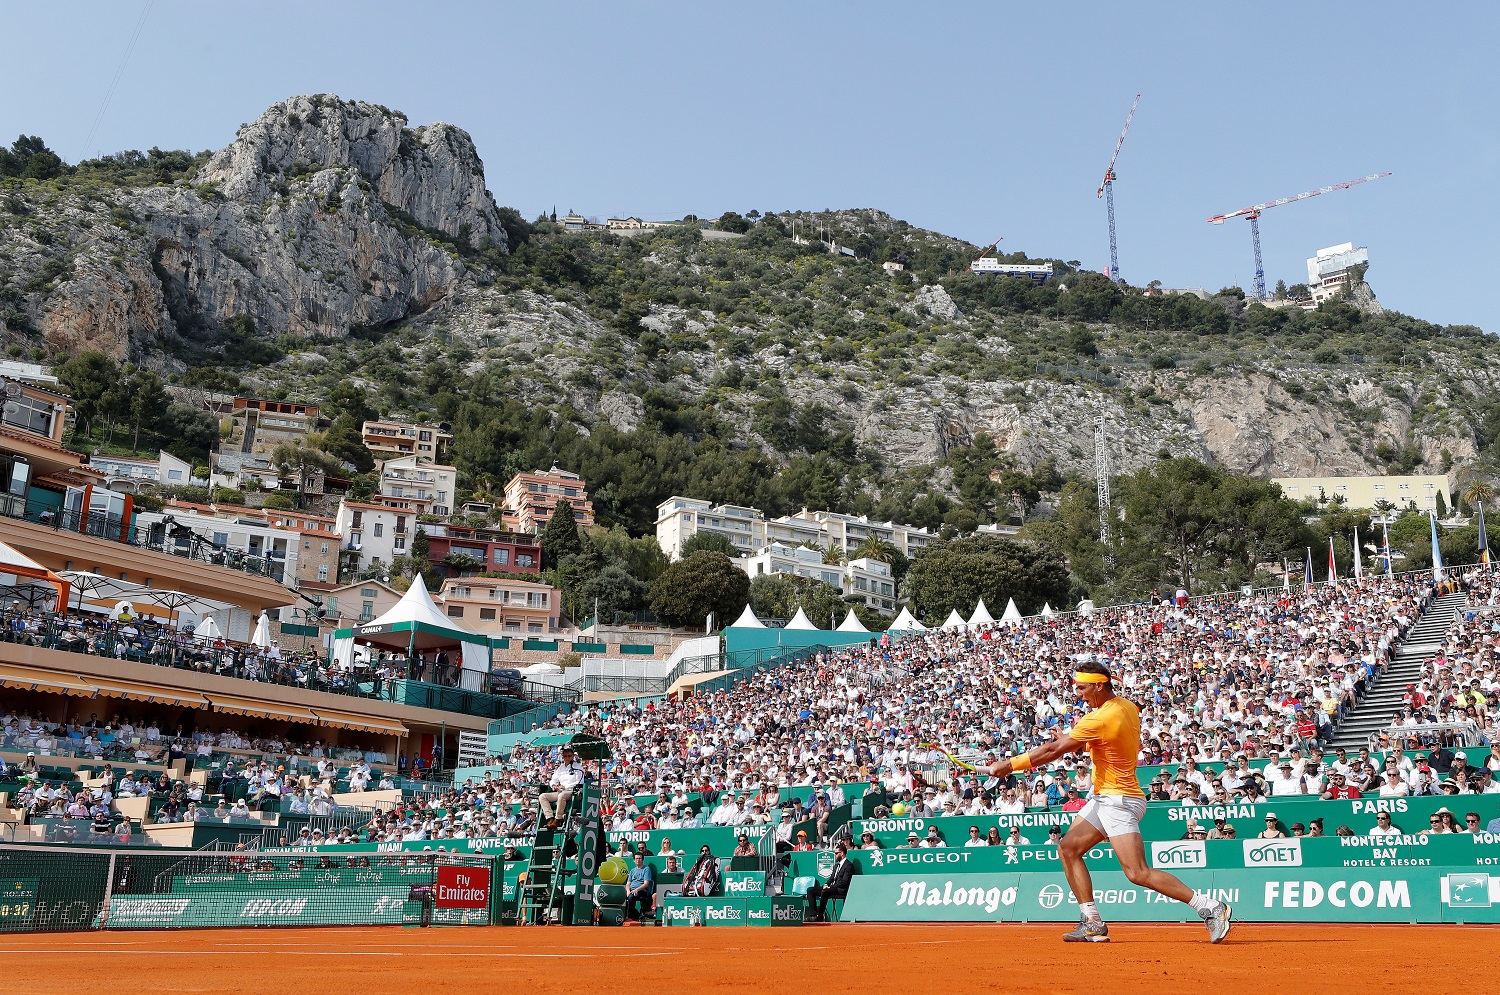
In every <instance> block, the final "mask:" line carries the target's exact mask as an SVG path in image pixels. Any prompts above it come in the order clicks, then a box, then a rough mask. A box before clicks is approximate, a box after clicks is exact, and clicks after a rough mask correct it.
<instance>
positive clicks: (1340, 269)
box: [1307, 242, 1370, 304]
mask: <svg viewBox="0 0 1500 995" xmlns="http://www.w3.org/2000/svg"><path fill="white" fill-rule="evenodd" d="M1369 264H1370V250H1369V249H1367V248H1364V247H1363V246H1361V247H1359V248H1355V246H1354V243H1353V242H1343V243H1341V244H1339V245H1330V246H1329V247H1328V248H1326V249H1319V250H1318V254H1317V255H1315V256H1313V257H1312V258H1311V259H1309V260H1308V261H1307V289H1308V290H1309V291H1311V292H1312V299H1313V303H1314V304H1321V303H1323V302H1324V301H1326V300H1328V299H1329V298H1331V297H1338V296H1339V295H1341V294H1343V293H1344V291H1346V290H1348V289H1349V287H1350V285H1351V284H1353V283H1358V282H1360V279H1361V278H1360V273H1361V272H1362V268H1363V267H1366V266H1368V265H1369Z"/></svg>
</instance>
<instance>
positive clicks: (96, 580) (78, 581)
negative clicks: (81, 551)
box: [58, 570, 141, 608]
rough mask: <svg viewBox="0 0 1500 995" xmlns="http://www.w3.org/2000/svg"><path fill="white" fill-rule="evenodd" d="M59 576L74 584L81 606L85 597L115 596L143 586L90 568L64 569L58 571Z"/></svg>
mask: <svg viewBox="0 0 1500 995" xmlns="http://www.w3.org/2000/svg"><path fill="white" fill-rule="evenodd" d="M58 576H59V577H61V578H62V579H63V580H66V581H67V582H68V583H69V584H71V585H72V587H73V590H74V591H76V592H78V606H79V607H80V608H81V607H83V600H84V599H85V598H114V597H118V596H119V595H121V594H125V593H127V592H130V591H134V590H136V589H137V588H139V587H140V586H141V585H139V584H134V583H131V582H130V581H128V580H120V579H119V578H118V577H106V576H105V575H104V574H97V573H92V572H90V571H88V570H62V571H59V572H58Z"/></svg>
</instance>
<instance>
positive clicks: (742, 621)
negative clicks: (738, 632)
mask: <svg viewBox="0 0 1500 995" xmlns="http://www.w3.org/2000/svg"><path fill="white" fill-rule="evenodd" d="M765 627H766V624H765V623H764V622H762V621H761V620H760V619H758V618H756V617H755V612H753V611H751V610H750V606H749V605H746V606H745V610H744V611H742V612H740V617H739V618H737V619H735V620H734V621H733V622H731V623H730V624H729V628H731V629H764V628H765Z"/></svg>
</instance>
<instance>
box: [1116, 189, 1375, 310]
mask: <svg viewBox="0 0 1500 995" xmlns="http://www.w3.org/2000/svg"><path fill="white" fill-rule="evenodd" d="M1390 175H1391V174H1390V173H1371V174H1370V175H1369V176H1361V177H1359V178H1358V179H1355V180H1345V181H1344V182H1343V183H1335V184H1333V185H1331V186H1326V187H1318V189H1316V190H1309V191H1307V192H1306V193H1299V194H1297V195H1296V196H1293V197H1282V198H1281V199H1280V200H1268V201H1266V202H1265V203H1264V204H1256V205H1255V206H1254V207H1242V208H1240V209H1239V210H1238V211H1231V212H1229V213H1228V214H1220V215H1217V216H1215V217H1212V218H1209V219H1208V223H1209V224H1211V225H1222V224H1223V223H1224V222H1226V221H1228V220H1229V219H1230V218H1249V219H1250V241H1251V242H1253V243H1254V244H1255V296H1256V297H1257V298H1259V299H1260V300H1265V299H1266V271H1265V267H1264V266H1262V265H1261V261H1260V212H1261V211H1266V210H1270V209H1271V208H1273V207H1280V206H1281V205H1282V204H1290V203H1292V202H1294V201H1298V200H1306V199H1307V198H1309V197H1316V196H1317V195H1318V194H1320V193H1333V191H1335V190H1347V189H1349V188H1350V187H1357V186H1359V185H1360V184H1361V183H1369V182H1370V181H1371V180H1378V179H1380V178H1381V177H1383V176H1390ZM1111 231H1113V229H1111Z"/></svg>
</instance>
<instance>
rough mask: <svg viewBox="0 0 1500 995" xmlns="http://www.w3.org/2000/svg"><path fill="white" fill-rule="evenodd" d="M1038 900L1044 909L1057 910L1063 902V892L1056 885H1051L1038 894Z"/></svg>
mask: <svg viewBox="0 0 1500 995" xmlns="http://www.w3.org/2000/svg"><path fill="white" fill-rule="evenodd" d="M1036 900H1037V901H1038V902H1041V903H1042V908H1044V909H1055V908H1057V907H1058V906H1059V905H1061V904H1062V902H1063V890H1062V889H1061V888H1060V887H1058V886H1057V885H1055V884H1049V885H1047V887H1045V888H1043V889H1042V890H1041V891H1040V892H1038V893H1037V896H1036Z"/></svg>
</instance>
